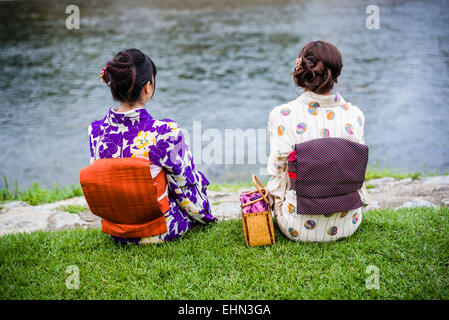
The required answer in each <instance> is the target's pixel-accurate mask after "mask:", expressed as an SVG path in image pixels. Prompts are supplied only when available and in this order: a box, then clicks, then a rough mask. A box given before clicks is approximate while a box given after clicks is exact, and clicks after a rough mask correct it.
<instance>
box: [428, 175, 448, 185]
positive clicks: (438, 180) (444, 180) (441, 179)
mask: <svg viewBox="0 0 449 320" xmlns="http://www.w3.org/2000/svg"><path fill="white" fill-rule="evenodd" d="M423 184H449V176H437V177H427V178H423Z"/></svg>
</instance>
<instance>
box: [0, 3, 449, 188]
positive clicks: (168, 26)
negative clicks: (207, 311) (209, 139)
mask: <svg viewBox="0 0 449 320" xmlns="http://www.w3.org/2000/svg"><path fill="white" fill-rule="evenodd" d="M77 3H78V5H79V8H80V11H81V28H80V30H67V29H66V28H65V19H66V17H67V15H66V14H65V8H66V6H67V5H69V4H71V2H70V1H54V2H53V1H33V2H20V1H11V2H0V21H1V22H0V56H1V59H0V70H1V72H0V164H1V165H0V175H6V176H7V177H8V178H9V179H10V180H11V179H13V178H17V179H18V181H19V185H20V186H21V187H26V186H28V185H29V184H30V183H31V182H33V181H38V182H39V183H42V184H43V185H46V186H51V185H53V184H54V183H60V184H64V185H66V184H70V183H77V182H78V173H79V170H80V168H82V167H83V166H85V165H86V164H87V163H88V161H89V147H88V137H87V127H88V125H89V123H90V122H91V121H92V120H95V119H100V118H102V117H103V116H104V115H105V113H106V112H107V110H108V108H109V107H111V106H114V105H117V104H116V103H115V102H113V101H112V99H111V96H110V93H109V91H108V88H107V87H106V86H105V85H104V84H103V83H102V82H101V81H100V80H99V77H98V75H99V72H100V70H101V68H102V67H103V65H104V64H105V62H106V61H107V60H108V59H110V58H111V57H112V56H113V55H114V54H115V53H116V52H117V51H119V50H120V49H123V48H127V47H137V48H140V49H141V50H143V51H144V52H146V53H147V54H148V55H150V56H151V57H152V58H153V59H154V61H155V62H156V64H157V67H158V71H159V73H158V80H157V86H158V87H157V92H156V95H155V97H154V99H153V100H152V101H151V102H150V104H149V105H148V109H149V110H150V112H151V113H152V114H153V115H154V116H155V117H158V118H171V119H174V120H176V121H178V122H179V123H180V124H181V126H182V127H183V128H184V129H185V130H187V131H189V132H191V131H192V124H193V121H195V120H201V121H202V123H201V126H202V130H203V131H204V130H206V129H208V128H216V129H219V130H220V131H221V132H224V130H225V129H235V128H241V129H243V130H245V129H248V128H254V129H258V128H260V129H263V128H265V127H266V121H267V117H268V114H269V112H270V110H271V109H272V108H273V107H275V106H276V105H279V104H281V103H285V102H288V101H290V100H292V99H294V98H295V97H296V96H297V94H298V92H299V91H298V90H297V89H296V88H295V87H294V84H293V81H292V80H291V77H290V75H289V74H290V72H291V69H292V67H293V65H294V60H295V58H296V56H297V54H298V51H299V50H300V48H301V47H302V46H303V45H304V44H306V43H307V42H308V41H311V40H317V39H322V40H327V41H330V42H332V43H334V44H335V45H336V46H337V47H338V48H339V49H340V50H341V52H342V54H343V60H344V61H343V62H344V67H343V70H342V75H341V77H340V78H339V82H338V84H337V86H336V88H335V90H338V91H339V92H340V93H341V94H342V95H343V97H345V99H346V100H348V101H350V102H352V103H353V104H356V105H358V106H359V107H360V108H361V109H362V110H363V111H364V113H365V117H366V129H365V135H366V142H367V143H368V144H369V146H370V148H371V149H370V152H371V154H370V164H371V165H378V166H379V167H388V168H392V169H402V170H408V171H416V170H428V171H432V172H441V171H444V170H447V169H449V148H448V146H449V145H448V137H449V111H448V110H449V109H448V106H447V101H446V97H448V96H449V41H448V40H449V34H448V30H449V18H448V17H449V9H448V1H427V2H426V1H377V3H376V4H377V5H378V6H379V8H380V29H379V30H368V29H367V28H366V27H365V19H366V17H367V15H366V13H365V8H366V6H367V5H368V4H370V3H369V2H366V1H356V0H352V1H309V2H306V1H279V0H271V1H227V2H224V1H223V3H221V1H220V2H219V1H214V2H208V1H199V0H195V1H193V0H192V1H182V3H181V1H95V2H90V1H85V2H77ZM249 149H250V152H254V147H253V146H251V147H250V148H249ZM199 167H200V168H201V169H202V170H204V171H205V172H206V173H207V175H208V176H209V178H210V180H212V181H233V180H239V179H246V178H247V177H248V175H249V174H250V173H253V172H258V168H259V167H258V166H250V165H228V166H222V165H206V164H200V165H199ZM2 185H3V181H2V182H0V186H2Z"/></svg>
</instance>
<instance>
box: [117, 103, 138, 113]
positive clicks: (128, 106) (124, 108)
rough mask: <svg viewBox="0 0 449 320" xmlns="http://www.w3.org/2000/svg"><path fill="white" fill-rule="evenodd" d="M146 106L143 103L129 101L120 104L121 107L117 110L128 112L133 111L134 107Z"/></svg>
mask: <svg viewBox="0 0 449 320" xmlns="http://www.w3.org/2000/svg"><path fill="white" fill-rule="evenodd" d="M144 107H145V106H144V105H143V104H141V103H136V104H132V105H131V104H129V103H127V102H122V103H121V104H120V108H119V109H118V110H117V112H127V111H131V110H134V109H139V108H144Z"/></svg>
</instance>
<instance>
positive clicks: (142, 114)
mask: <svg viewBox="0 0 449 320" xmlns="http://www.w3.org/2000/svg"><path fill="white" fill-rule="evenodd" d="M117 110H118V108H115V110H114V108H110V109H109V113H108V118H109V119H110V121H111V122H112V123H117V124H127V123H129V122H134V121H136V120H142V118H148V117H151V116H150V114H149V113H148V111H147V110H146V109H145V108H144V107H142V108H137V109H133V110H129V111H125V112H118V111H117Z"/></svg>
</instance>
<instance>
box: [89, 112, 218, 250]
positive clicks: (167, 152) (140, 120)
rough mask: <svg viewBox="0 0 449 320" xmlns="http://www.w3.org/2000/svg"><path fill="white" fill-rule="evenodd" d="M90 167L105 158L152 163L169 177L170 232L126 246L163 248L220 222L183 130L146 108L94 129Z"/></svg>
mask: <svg viewBox="0 0 449 320" xmlns="http://www.w3.org/2000/svg"><path fill="white" fill-rule="evenodd" d="M88 132H89V139H90V154H91V162H93V161H94V160H97V159H105V158H129V157H138V158H144V159H148V160H150V161H151V162H152V168H154V166H156V167H160V168H162V169H163V170H164V171H165V174H166V177H167V184H168V191H169V194H168V196H169V202H170V209H169V210H168V211H167V212H166V213H165V218H166V224H167V232H166V233H163V234H160V235H156V236H152V237H146V238H126V239H125V238H118V237H112V238H113V239H114V240H115V241H118V242H121V243H127V242H132V243H160V242H163V241H169V240H173V239H177V238H179V237H180V236H182V235H183V234H184V233H185V232H187V231H189V230H190V229H191V228H192V226H193V225H194V224H196V223H198V224H207V223H211V222H213V221H215V220H216V218H215V217H214V216H213V215H212V214H211V210H210V204H209V200H208V198H207V193H206V188H207V186H208V185H209V181H208V180H207V179H206V177H205V176H204V175H203V174H202V173H201V172H200V171H198V170H196V169H195V164H194V163H193V158H192V154H191V151H190V148H189V146H188V145H187V144H186V142H185V138H184V135H183V134H182V131H181V129H180V128H179V125H178V124H177V123H176V122H174V121H172V120H169V119H164V120H156V119H154V118H153V117H152V116H151V115H150V114H149V113H148V111H147V110H146V109H145V108H140V109H134V110H131V111H128V112H117V111H116V110H114V109H113V108H111V109H110V110H109V112H108V114H107V115H106V116H105V117H104V118H103V119H102V120H98V121H94V122H93V123H92V124H91V125H90V126H89V131H88Z"/></svg>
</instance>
